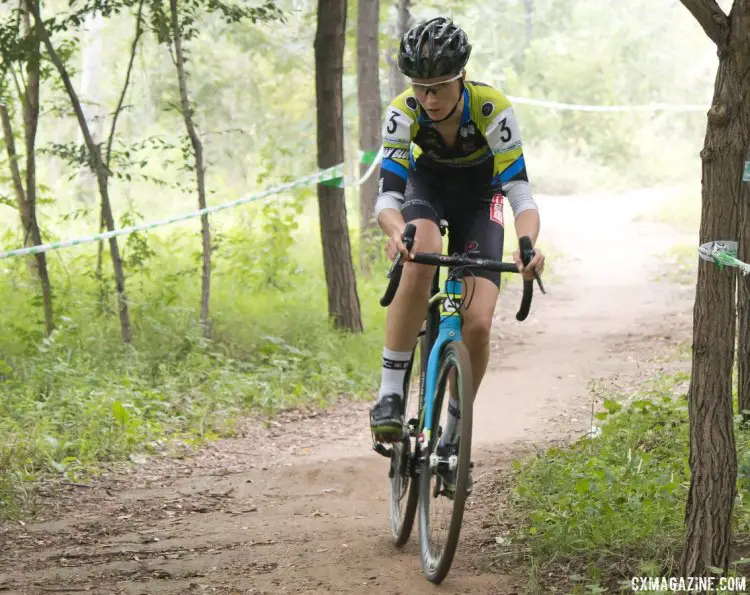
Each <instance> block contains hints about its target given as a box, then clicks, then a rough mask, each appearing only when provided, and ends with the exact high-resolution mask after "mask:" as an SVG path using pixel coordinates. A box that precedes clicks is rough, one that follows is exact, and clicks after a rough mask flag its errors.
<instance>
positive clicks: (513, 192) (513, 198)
mask: <svg viewBox="0 0 750 595" xmlns="http://www.w3.org/2000/svg"><path fill="white" fill-rule="evenodd" d="M493 91H494V90H493ZM488 92H489V91H488ZM494 93H496V94H497V95H496V96H495V97H493V99H496V100H497V102H496V104H497V109H496V111H495V112H493V113H492V115H491V116H490V121H489V122H488V123H487V128H486V131H485V135H486V138H487V142H488V144H489V145H490V148H491V149H492V153H493V155H494V172H493V173H494V175H493V179H492V186H493V188H494V189H495V190H497V191H500V192H502V193H503V195H505V196H506V197H507V198H508V202H509V203H510V206H511V209H512V210H513V217H514V218H515V226H516V233H517V235H518V236H519V237H520V236H523V235H527V236H529V237H530V238H531V241H532V242H536V238H537V236H538V235H539V207H538V206H537V204H536V201H534V197H533V196H532V194H531V185H530V184H529V178H528V176H527V174H526V161H525V159H524V155H523V142H522V139H521V133H520V131H519V127H518V122H517V120H516V116H515V113H514V112H513V107H512V106H511V104H510V101H508V99H507V98H506V97H505V96H504V95H502V94H501V93H499V92H497V91H494Z"/></svg>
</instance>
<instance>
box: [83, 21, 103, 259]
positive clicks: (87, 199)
mask: <svg viewBox="0 0 750 595" xmlns="http://www.w3.org/2000/svg"><path fill="white" fill-rule="evenodd" d="M85 23H86V25H85V31H84V32H83V34H82V35H81V38H82V42H83V43H82V46H83V47H82V48H81V57H82V64H81V87H80V91H81V97H82V98H83V105H82V107H83V113H84V115H85V116H86V120H87V121H88V122H89V123H90V124H89V128H90V130H91V136H92V138H93V139H94V142H95V143H101V142H103V141H104V130H103V124H104V115H105V114H104V109H103V106H102V93H101V91H102V89H103V88H104V85H103V84H102V80H101V79H102V69H103V68H102V67H103V62H104V58H103V53H102V45H103V41H104V40H103V29H104V17H103V16H102V15H101V14H100V13H98V12H97V13H94V14H89V15H88V16H87V17H86V21H85ZM105 84H106V83H105ZM79 140H80V137H79ZM77 186H78V188H77V190H78V192H77V195H78V200H80V201H81V202H83V203H84V204H86V205H90V204H92V203H93V204H95V202H96V201H95V198H96V175H95V174H94V172H93V171H91V168H88V167H85V166H84V167H82V168H81V170H80V171H79V172H78V180H77ZM100 213H101V205H100ZM100 224H101V225H100V229H101V228H103V222H102V221H101V214H100ZM100 246H101V242H100Z"/></svg>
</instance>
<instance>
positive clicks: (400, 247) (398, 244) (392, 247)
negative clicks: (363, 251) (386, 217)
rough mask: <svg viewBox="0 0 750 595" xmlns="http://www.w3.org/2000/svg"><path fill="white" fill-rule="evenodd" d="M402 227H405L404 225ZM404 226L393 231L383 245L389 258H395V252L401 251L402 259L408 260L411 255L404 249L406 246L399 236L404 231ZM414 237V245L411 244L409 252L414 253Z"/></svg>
mask: <svg viewBox="0 0 750 595" xmlns="http://www.w3.org/2000/svg"><path fill="white" fill-rule="evenodd" d="M404 227H406V226H405V225H404ZM404 227H402V228H401V229H399V230H398V231H394V232H393V234H392V235H391V237H389V238H388V243H387V244H386V245H385V253H386V254H387V255H388V259H389V260H393V259H394V258H396V254H397V253H399V252H400V253H401V259H402V260H409V259H410V258H411V256H410V255H409V251H408V250H407V249H406V246H404V242H403V241H402V240H401V236H402V235H403V233H404ZM416 243H417V242H416V238H415V241H414V245H412V248H411V253H412V254H414V252H415V246H416Z"/></svg>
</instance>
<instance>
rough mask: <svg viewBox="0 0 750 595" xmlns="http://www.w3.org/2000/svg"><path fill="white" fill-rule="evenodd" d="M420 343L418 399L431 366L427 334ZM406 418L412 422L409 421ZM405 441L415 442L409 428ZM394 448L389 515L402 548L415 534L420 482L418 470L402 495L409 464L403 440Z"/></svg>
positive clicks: (408, 374)
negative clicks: (403, 504)
mask: <svg viewBox="0 0 750 595" xmlns="http://www.w3.org/2000/svg"><path fill="white" fill-rule="evenodd" d="M417 346H418V347H419V394H418V395H417V398H419V395H421V394H422V391H423V390H424V386H423V371H424V370H425V369H426V367H427V355H428V349H427V340H426V337H425V336H424V335H422V336H420V337H419V340H418V341H417ZM415 352H416V347H415V349H414V352H412V358H411V363H410V365H409V368H408V369H407V371H406V379H405V381H404V395H405V396H404V413H406V411H408V409H407V405H408V402H407V399H408V397H409V383H410V381H411V374H412V369H413V366H414V354H415ZM404 421H407V422H408V420H404ZM404 440H408V441H409V444H411V439H410V438H409V436H408V431H405V435H404ZM414 444H415V448H416V441H414ZM393 451H394V452H393V456H394V457H397V463H396V464H395V465H394V469H393V471H394V472H393V477H391V486H390V507H389V509H388V513H389V514H388V516H389V520H390V526H391V538H392V539H393V545H395V546H396V547H398V548H400V547H403V546H404V545H405V544H406V542H408V541H409V536H410V535H411V530H412V527H413V525H414V517H415V515H416V512H417V504H418V502H419V481H417V475H416V473H413V472H412V473H410V474H409V475H408V481H409V485H408V486H407V488H406V490H407V492H406V494H405V495H402V494H401V483H400V482H401V481H403V477H404V474H403V473H402V469H403V464H404V463H405V460H404V458H403V457H401V456H400V454H401V453H402V452H403V442H402V447H401V448H400V449H399V448H398V447H397V446H396V445H395V444H394V445H393ZM409 456H412V457H413V461H412V463H413V465H414V466H416V463H417V461H416V457H414V453H411V452H410V453H409ZM403 497H406V505H405V508H404V510H403V511H402V510H401V507H400V501H401V498H403Z"/></svg>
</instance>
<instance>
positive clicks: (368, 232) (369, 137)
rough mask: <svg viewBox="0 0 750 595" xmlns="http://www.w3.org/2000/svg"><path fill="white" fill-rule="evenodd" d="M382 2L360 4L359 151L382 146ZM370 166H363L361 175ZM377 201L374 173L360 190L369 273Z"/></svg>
mask: <svg viewBox="0 0 750 595" xmlns="http://www.w3.org/2000/svg"><path fill="white" fill-rule="evenodd" d="M379 23H380V0H365V1H360V2H359V7H358V13H357V95H358V98H359V149H360V151H363V152H365V153H372V152H375V151H377V150H378V148H379V147H380V142H381V140H380V127H381V119H382V117H383V116H382V109H383V108H382V105H381V102H380V65H379V60H378V57H379V54H378V28H379V27H378V25H379ZM369 168H370V165H369V164H367V163H362V164H360V175H364V174H365V173H366V172H367V170H368V169H369ZM377 198H378V175H377V171H375V172H373V173H372V175H371V176H370V178H369V179H368V180H366V181H365V182H364V184H362V186H360V188H359V241H360V247H359V255H360V258H359V264H360V269H361V270H362V271H365V270H367V268H368V263H369V260H370V256H371V251H370V250H369V249H368V248H369V245H370V244H371V242H372V238H373V235H375V234H376V233H377V231H378V225H377V222H376V221H375V201H376V200H377Z"/></svg>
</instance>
